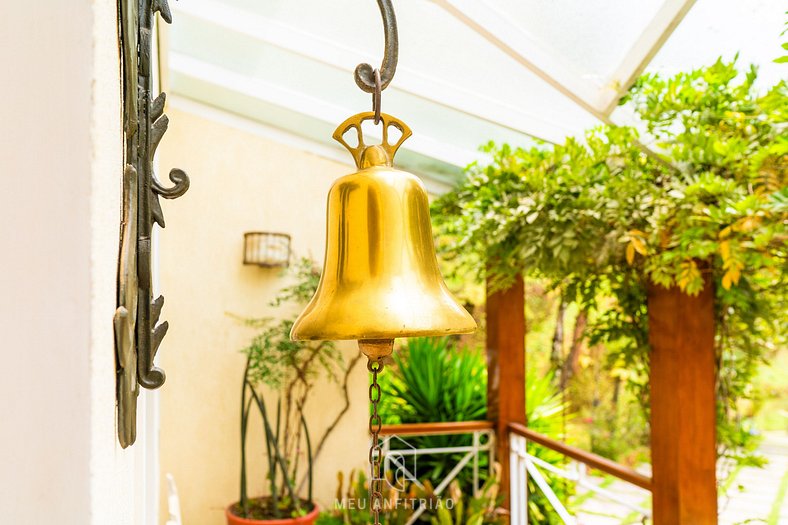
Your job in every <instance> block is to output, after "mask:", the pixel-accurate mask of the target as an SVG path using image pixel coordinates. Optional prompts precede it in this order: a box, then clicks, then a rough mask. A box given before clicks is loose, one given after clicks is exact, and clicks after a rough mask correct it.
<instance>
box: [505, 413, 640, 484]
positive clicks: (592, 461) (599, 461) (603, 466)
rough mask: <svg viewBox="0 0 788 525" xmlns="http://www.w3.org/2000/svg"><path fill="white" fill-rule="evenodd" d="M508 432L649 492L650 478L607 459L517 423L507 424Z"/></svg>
mask: <svg viewBox="0 0 788 525" xmlns="http://www.w3.org/2000/svg"><path fill="white" fill-rule="evenodd" d="M509 431H510V432H513V433H515V434H517V435H520V436H522V437H524V438H526V439H528V440H530V441H533V442H535V443H538V444H540V445H542V446H543V447H547V448H549V449H551V450H554V451H556V452H560V453H561V454H563V455H565V456H568V457H570V458H572V459H574V460H576V461H580V462H581V463H585V464H586V465H588V466H590V467H592V468H594V469H596V470H601V471H602V472H605V473H607V474H610V475H611V476H614V477H616V478H619V479H623V480H624V481H627V482H629V483H632V484H633V485H637V486H638V487H640V488H643V489H646V490H651V478H650V477H648V476H644V475H643V474H641V473H640V472H638V471H636V470H633V469H631V468H628V467H625V466H623V465H619V464H618V463H616V462H615V461H611V460H609V459H607V458H603V457H602V456H598V455H596V454H593V453H591V452H587V451H585V450H581V449H579V448H577V447H573V446H571V445H567V444H566V443H562V442H560V441H556V440H554V439H551V438H549V437H547V436H545V435H542V434H540V433H538V432H534V431H533V430H531V429H530V428H528V427H526V426H524V425H521V424H519V423H509Z"/></svg>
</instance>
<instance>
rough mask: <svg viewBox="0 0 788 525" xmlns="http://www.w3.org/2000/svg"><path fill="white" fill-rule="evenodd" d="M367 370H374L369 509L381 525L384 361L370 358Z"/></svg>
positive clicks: (378, 524)
mask: <svg viewBox="0 0 788 525" xmlns="http://www.w3.org/2000/svg"><path fill="white" fill-rule="evenodd" d="M367 370H369V371H370V372H372V384H371V385H369V401H370V403H371V404H372V415H371V416H369V433H370V434H372V446H371V447H370V448H369V467H370V472H369V509H370V511H371V512H372V517H373V518H374V525H380V511H381V509H382V508H383V479H382V478H383V473H382V472H381V461H382V460H383V457H382V456H383V454H382V451H381V448H380V439H379V434H380V428H381V426H382V424H383V421H382V420H381V418H380V414H378V403H379V402H380V385H379V384H378V373H380V372H381V371H382V370H383V363H382V362H381V361H380V360H374V361H373V360H372V359H370V360H369V361H368V362H367Z"/></svg>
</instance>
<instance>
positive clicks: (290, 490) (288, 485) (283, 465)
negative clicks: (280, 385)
mask: <svg viewBox="0 0 788 525" xmlns="http://www.w3.org/2000/svg"><path fill="white" fill-rule="evenodd" d="M251 392H252V396H254V399H255V401H256V402H257V407H258V409H259V410H260V414H261V415H262V416H263V426H264V427H265V435H266V436H267V438H268V440H269V441H270V442H271V446H272V448H273V449H274V454H275V456H276V462H277V463H278V464H279V468H281V469H282V474H283V478H284V479H283V482H284V486H285V488H286V489H287V492H288V494H289V495H290V499H291V500H292V502H293V506H294V507H295V508H296V510H301V501H300V500H299V499H298V498H297V497H296V494H295V491H294V490H293V485H292V484H291V483H290V479H288V477H287V463H285V460H284V459H283V458H282V454H281V453H280V452H279V445H278V443H276V441H274V437H275V436H274V432H273V430H271V425H269V424H268V413H267V412H266V410H265V403H263V401H262V400H261V399H260V397H259V396H258V395H257V392H255V391H254V390H252V391H251ZM277 510H278V509H277Z"/></svg>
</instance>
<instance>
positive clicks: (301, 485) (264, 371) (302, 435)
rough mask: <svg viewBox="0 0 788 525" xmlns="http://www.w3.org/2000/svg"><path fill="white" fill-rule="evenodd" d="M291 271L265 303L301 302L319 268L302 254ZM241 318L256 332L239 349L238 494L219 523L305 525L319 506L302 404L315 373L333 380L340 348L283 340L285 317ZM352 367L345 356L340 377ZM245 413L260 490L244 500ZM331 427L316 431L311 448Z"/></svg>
mask: <svg viewBox="0 0 788 525" xmlns="http://www.w3.org/2000/svg"><path fill="white" fill-rule="evenodd" d="M296 275H297V277H298V280H297V282H296V284H295V285H293V286H291V287H288V288H285V289H283V290H282V291H281V293H280V294H279V296H278V297H277V298H276V300H275V301H274V302H273V303H272V305H274V306H279V305H282V304H283V303H286V302H298V303H301V302H304V301H306V300H308V299H309V297H311V295H312V293H313V292H314V289H315V287H316V286H317V281H318V279H319V272H316V271H315V270H314V266H313V265H312V262H311V261H310V260H308V259H304V260H302V261H301V263H300V264H299V265H298V266H297V267H296ZM243 321H244V323H245V324H247V325H249V326H252V327H254V328H257V329H259V330H260V331H259V332H258V333H257V334H256V335H255V336H254V337H253V338H252V340H251V342H250V343H249V345H248V346H247V347H246V348H245V349H244V350H243V352H244V353H245V354H246V358H247V359H246V367H245V369H244V374H243V383H242V387H241V421H240V424H241V480H240V496H239V499H238V501H237V502H235V503H233V504H231V505H229V506H228V507H227V509H226V512H225V514H226V516H227V523H228V525H258V524H265V525H273V524H275V525H284V524H298V525H309V524H311V523H313V522H314V521H315V519H316V518H317V516H318V512H319V511H318V508H317V505H316V504H315V503H314V501H313V499H312V474H313V473H312V466H313V460H314V458H315V453H314V452H315V451H313V447H312V441H311V440H310V434H309V428H308V425H307V420H306V418H305V417H304V408H305V406H306V404H307V401H308V399H309V397H310V394H311V392H312V388H313V386H314V382H315V380H316V379H317V378H318V377H320V376H321V375H328V376H329V377H330V378H333V379H337V376H338V375H339V372H341V371H342V369H343V367H342V358H341V354H340V353H339V351H338V350H337V349H336V347H335V345H334V344H333V343H332V342H330V341H291V340H290V335H289V334H290V328H291V327H292V325H293V319H283V320H278V321H275V320H272V319H245V320H243ZM354 365H355V361H351V363H350V364H349V366H348V367H346V368H345V369H344V374H345V376H347V374H348V373H349V371H350V369H351V368H352V367H353V366H354ZM345 383H346V381H345ZM343 413H344V411H343V412H340V415H339V416H338V418H339V417H341V416H342V415H343ZM253 414H259V416H260V418H259V419H260V422H261V424H262V430H263V441H264V447H263V450H264V453H265V457H266V459H267V465H266V469H265V486H266V487H267V495H265V496H261V497H253V498H250V497H249V494H248V477H247V437H248V436H249V428H250V425H251V424H252V423H253V422H254V421H255V420H256V419H257V418H256V417H255V418H252V415H253ZM334 426H335V424H334V425H332V426H331V427H329V429H328V430H327V431H326V433H325V434H324V435H323V438H322V439H321V440H320V442H319V443H318V447H317V449H318V450H319V449H320V448H321V447H322V444H323V442H324V441H325V438H326V436H327V434H328V433H329V432H330V430H332V429H333V427H334ZM304 489H305V490H304Z"/></svg>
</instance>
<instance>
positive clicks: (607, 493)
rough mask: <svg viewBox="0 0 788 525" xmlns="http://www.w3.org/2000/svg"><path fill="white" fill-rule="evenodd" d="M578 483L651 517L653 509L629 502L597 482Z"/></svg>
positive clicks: (614, 501)
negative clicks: (596, 483)
mask: <svg viewBox="0 0 788 525" xmlns="http://www.w3.org/2000/svg"><path fill="white" fill-rule="evenodd" d="M577 484H578V485H579V486H581V487H585V488H587V489H588V490H590V491H591V492H595V493H596V494H599V495H600V496H603V497H605V498H607V499H609V500H610V501H612V502H613V503H618V504H619V505H621V506H622V507H626V508H628V509H630V510H634V511H635V512H640V513H641V514H643V515H644V516H646V517H647V518H650V517H651V510H650V509H646V508H643V507H640V506H638V505H635V504H634V503H629V502H628V501H624V500H623V499H620V498H619V497H618V496H617V495H616V494H615V493H613V492H610V491H609V490H607V489H605V488H602V487H600V486H598V485H595V484H593V483H591V482H588V481H578V482H577Z"/></svg>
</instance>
